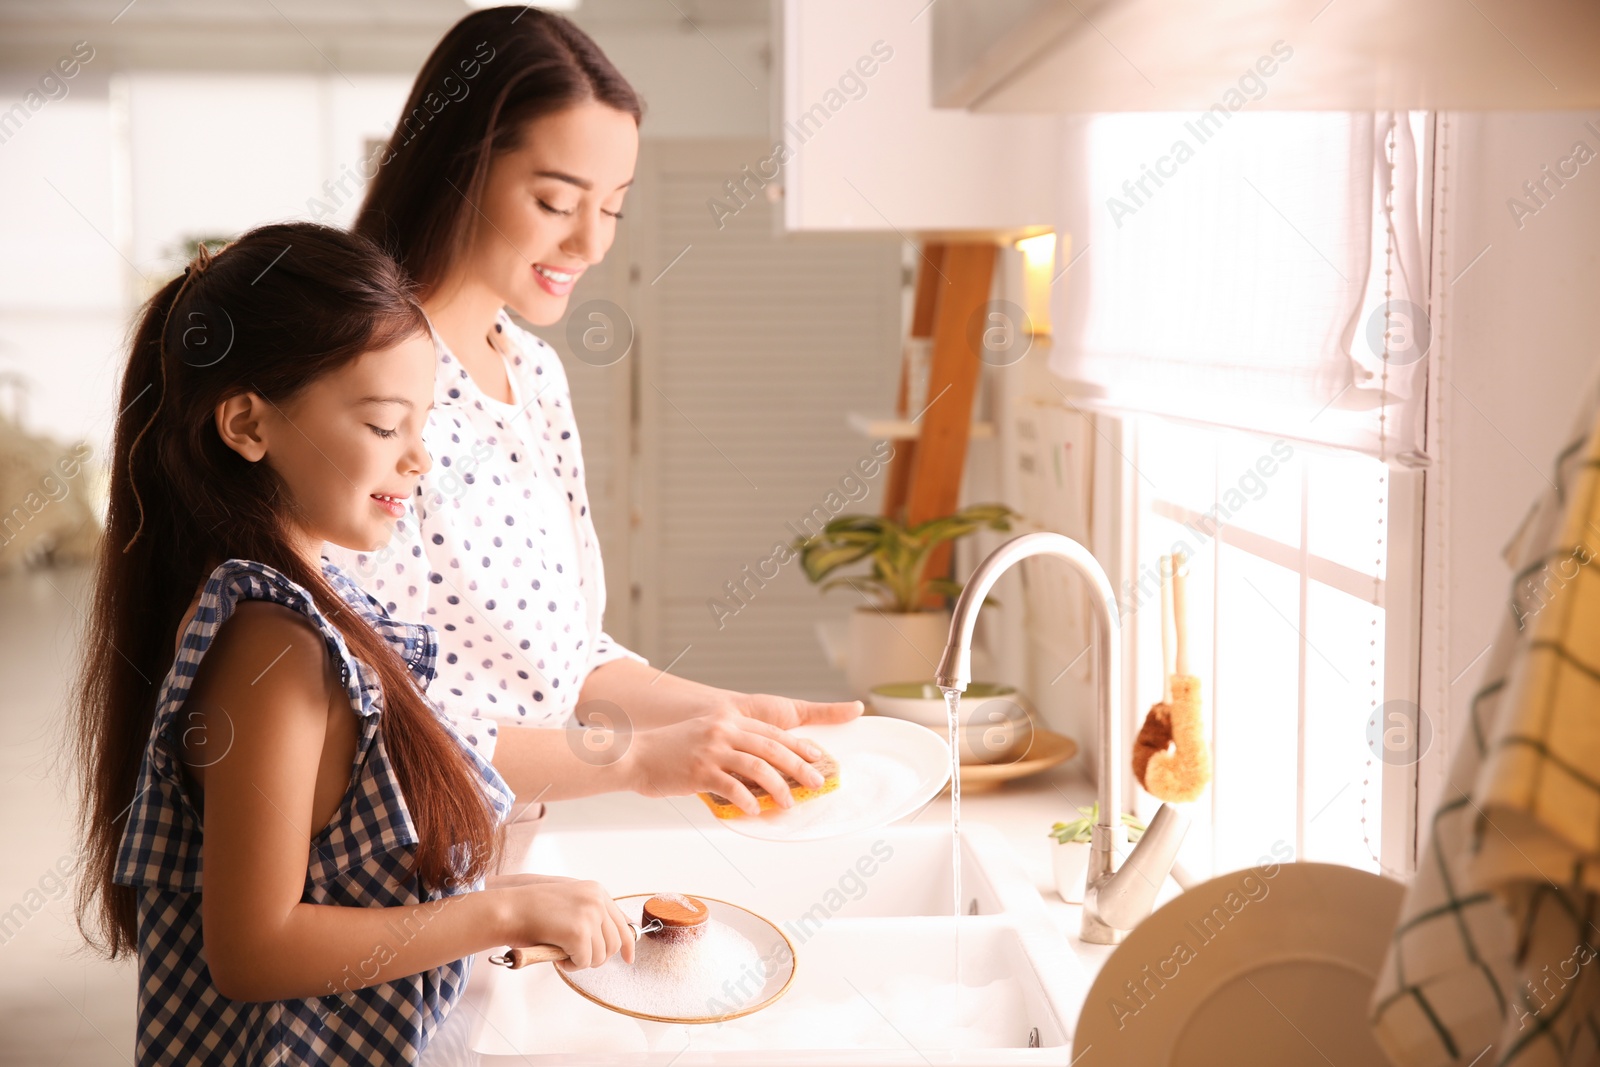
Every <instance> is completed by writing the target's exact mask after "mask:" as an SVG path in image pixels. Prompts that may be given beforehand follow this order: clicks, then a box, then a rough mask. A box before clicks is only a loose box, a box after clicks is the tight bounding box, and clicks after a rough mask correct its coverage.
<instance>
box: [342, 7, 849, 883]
mask: <svg viewBox="0 0 1600 1067" xmlns="http://www.w3.org/2000/svg"><path fill="white" fill-rule="evenodd" d="M445 99H448V101H449V102H448V105H445V104H441V103H440V101H441V100H445ZM640 115H641V108H640V103H639V99H638V97H637V96H636V95H635V93H634V90H633V88H632V87H631V86H630V85H629V84H628V82H627V80H626V79H625V78H624V77H623V76H622V74H621V73H619V72H618V70H617V68H616V67H615V66H614V65H613V64H612V63H611V61H610V60H609V59H607V58H606V56H605V54H604V53H603V52H602V51H601V50H600V48H599V47H598V46H597V45H596V44H595V42H594V41H593V40H591V39H590V38H589V37H588V36H587V35H586V34H584V33H583V31H582V30H580V29H579V28H578V27H576V26H575V25H573V24H572V23H571V22H569V21H567V20H566V19H564V18H562V17H561V16H559V15H554V14H551V13H550V12H548V11H542V10H539V9H537V8H529V7H521V6H518V7H500V8H492V9H489V10H484V11H477V12H474V13H472V14H470V15H468V16H466V17H465V18H463V19H462V20H461V21H460V22H458V23H457V24H456V25H455V26H454V27H452V28H451V30H450V31H449V32H448V33H446V34H445V36H444V39H443V40H441V41H440V42H439V44H438V46H437V47H435V49H434V51H433V54H432V55H430V56H429V57H428V61H427V62H426V63H425V64H424V65H423V68H422V70H421V72H420V73H419V74H418V75H417V79H416V83H415V85H414V86H413V88H412V92H411V99H410V100H409V101H407V103H406V107H405V111H404V112H403V113H402V115H401V117H400V121H399V122H397V123H396V125H395V131H394V136H393V137H392V138H391V139H390V141H389V144H388V145H387V146H386V148H385V149H384V151H383V153H382V155H381V157H380V163H381V166H380V167H379V168H378V170H377V173H376V175H375V176H374V177H373V179H372V182H371V184H370V185H369V186H368V187H367V193H366V199H365V201H364V202H363V203H362V206H361V211H360V213H359V215H358V216H357V218H356V221H355V229H356V231H357V232H359V233H361V234H364V235H366V236H367V237H370V238H371V239H373V240H374V241H376V242H377V243H379V244H380V245H382V246H383V247H384V248H385V249H386V250H388V251H389V252H390V253H391V254H393V255H394V256H395V257H396V258H397V259H398V260H399V261H400V262H401V264H402V265H403V266H404V267H405V268H406V270H407V272H408V273H409V274H410V275H411V277H412V278H414V279H415V280H416V282H417V284H418V286H419V290H420V292H419V295H420V297H421V299H422V303H423V307H424V308H425V309H426V311H427V314H428V318H429V321H430V323H431V325H432V327H433V330H434V341H435V344H436V346H437V349H438V361H439V373H438V381H437V384H436V389H437V392H436V396H435V401H436V406H435V408H434V410H433V413H432V415H431V416H430V417H429V420H428V422H429V424H428V428H427V437H428V442H429V444H430V446H432V448H433V451H434V454H435V455H436V456H437V457H438V460H439V467H438V468H437V469H436V470H435V471H434V472H433V473H432V475H431V476H430V475H427V474H424V475H423V476H421V477H420V478H418V479H416V480H415V481H414V482H409V483H407V485H408V486H414V488H415V489H416V492H415V495H414V496H413V498H412V501H413V505H414V506H413V508H411V509H409V510H411V511H412V512H413V514H409V515H407V516H406V517H405V518H404V519H402V520H401V521H400V522H399V523H398V524H397V534H396V537H395V539H394V540H393V541H392V542H391V543H390V544H389V545H387V546H385V548H384V549H383V550H382V551H381V552H379V553H376V554H370V555H364V556H355V555H345V554H341V553H338V552H335V553H334V554H333V555H332V557H331V558H334V559H336V560H342V561H345V562H346V563H347V565H348V569H349V570H350V571H351V572H352V575H353V576H354V577H356V578H357V579H358V580H360V581H361V583H362V584H363V585H364V586H365V587H366V588H368V589H370V590H371V591H372V592H373V593H374V594H375V596H376V597H377V599H378V600H379V601H381V602H383V603H384V604H386V605H388V607H389V610H390V611H393V612H395V613H397V614H399V615H402V616H404V617H410V618H418V619H425V620H426V621H428V622H430V623H432V624H433V625H435V626H437V627H438V628H439V640H440V642H441V644H442V648H441V656H440V659H441V662H440V664H439V680H438V682H437V683H436V684H435V686H434V688H433V690H432V693H433V695H434V696H435V697H436V698H437V699H438V700H439V701H440V704H441V706H442V708H443V710H444V712H445V714H447V715H449V716H450V717H451V719H452V721H454V722H455V723H456V724H457V725H458V726H459V727H460V729H461V733H462V735H463V737H464V738H465V739H466V741H467V743H468V744H470V745H472V746H473V747H474V748H476V749H477V750H478V752H479V753H480V754H481V755H483V756H484V757H485V758H487V759H491V760H493V762H494V765H495V767H496V769H497V770H499V771H500V772H501V773H502V774H504V775H505V778H506V780H507V781H508V782H510V783H511V785H512V786H513V787H514V788H515V789H516V791H517V792H518V793H519V794H521V795H524V796H526V797H527V798H529V809H528V811H526V812H525V813H524V814H522V815H521V816H520V817H519V818H518V819H517V821H516V822H515V823H514V824H513V825H512V826H511V827H510V831H511V832H510V834H509V835H508V838H509V841H510V843H511V844H512V846H513V847H512V848H511V849H510V852H511V855H512V856H513V857H516V856H517V855H518V853H519V851H521V850H522V849H525V848H526V847H527V845H528V841H529V838H530V837H531V827H530V826H529V823H530V822H536V821H537V818H538V816H539V814H540V810H541V807H542V806H541V805H538V804H534V803H532V802H533V801H536V800H539V799H541V798H542V799H544V800H560V799H563V798H568V797H578V796H585V795H590V794H594V793H603V792H609V791H618V790H632V791H635V792H639V793H642V794H645V795H647V796H662V795H666V796H675V795H679V796H681V795H686V794H690V793H694V792H697V791H701V790H709V791H712V792H716V793H720V794H721V795H723V796H725V797H728V798H729V799H730V800H732V801H733V802H734V803H735V804H737V805H738V806H739V807H741V808H743V809H744V810H746V811H749V812H755V811H757V810H759V808H758V805H757V801H756V799H755V797H754V796H753V795H752V794H751V791H750V790H749V789H747V788H746V786H745V785H744V781H755V782H759V783H760V784H761V785H762V786H764V787H765V788H766V789H767V791H768V792H769V793H771V794H772V795H773V796H774V797H776V798H778V802H779V803H780V804H782V805H785V806H787V805H788V804H789V803H790V791H789V788H788V787H787V786H786V785H785V784H784V776H786V775H787V776H789V777H792V778H793V779H794V780H796V781H798V782H801V783H802V784H806V785H815V784H818V783H819V782H820V780H821V779H820V777H819V776H818V775H817V774H816V772H815V771H814V770H813V769H811V768H810V767H809V766H808V765H807V763H806V760H807V759H810V758H814V756H813V749H812V748H811V746H809V745H808V743H806V742H805V741H803V740H802V739H800V738H799V737H796V736H794V735H792V734H790V733H788V732H787V731H788V730H789V729H791V728H793V727H796V726H804V725H808V724H815V723H824V722H842V721H846V720H849V719H852V718H854V717H855V716H857V715H859V714H860V713H861V705H860V704H859V703H858V702H855V701H850V702H847V703H838V704H822V703H812V702H809V701H804V700H794V699H790V698H788V697H782V696H775V695H770V694H760V693H737V692H733V691H730V690H726V689H718V688H715V687H712V686H708V685H702V684H700V683H697V682H694V681H691V680H689V679H687V678H683V677H679V676H676V675H673V674H671V673H668V672H667V671H665V670H658V669H656V668H653V667H651V666H650V665H649V664H647V663H646V662H645V661H644V660H643V659H641V658H640V657H639V656H636V655H635V654H633V653H632V652H630V651H628V650H627V649H626V648H623V647H622V646H621V645H620V644H618V643H617V642H616V641H614V640H612V639H611V637H610V636H608V635H607V634H606V633H605V632H604V630H603V629H602V625H601V623H602V619H603V617H604V613H605V604H606V590H605V572H604V567H603V564H602V560H601V558H600V546H599V540H598V538H597V537H596V535H595V526H594V518H593V516H592V515H591V514H590V511H589V506H588V504H589V500H588V491H587V487H586V484H585V479H584V474H585V470H586V468H585V466H584V463H583V455H582V452H583V449H582V447H581V445H580V443H579V436H578V426H577V423H576V421H575V420H574V418H573V413H572V398H571V394H570V391H569V389H568V386H567V378H566V373H565V371H564V370H563V368H562V365H561V360H560V358H559V357H558V356H557V355H556V353H555V351H554V350H553V349H552V348H551V347H550V346H549V345H547V344H546V343H545V342H544V341H542V340H540V339H539V338H538V337H536V336H534V335H533V334H532V333H529V332H528V331H526V330H524V329H522V328H521V327H520V326H518V325H517V323H516V322H514V321H513V320H512V318H511V316H510V315H509V314H508V313H507V309H510V310H511V311H515V312H516V313H518V314H519V315H520V316H521V317H522V319H523V320H525V321H528V322H533V323H543V324H549V323H555V322H559V321H560V320H561V318H562V316H563V315H565V314H566V312H567V303H568V299H569V297H570V295H571V293H572V290H573V287H574V286H575V285H576V284H577V280H578V278H579V276H580V275H581V274H582V273H583V271H584V270H585V269H587V268H588V267H589V266H591V265H593V264H596V263H598V262H600V261H601V259H602V258H604V256H605V254H606V251H607V249H609V248H610V246H611V242H612V239H613V238H614V237H615V235H616V228H617V225H618V219H620V218H621V217H622V212H623V201H624V199H625V197H626V195H627V192H628V189H629V187H630V185H631V184H632V182H633V177H634V163H635V160H636V157H637V155H638V147H639V128H638V127H639V120H640ZM619 373H620V372H619ZM674 662H676V661H674ZM689 665H690V666H691V667H692V666H693V661H690V664H689ZM667 666H668V667H671V666H672V664H670V663H669V664H667ZM574 724H578V725H581V726H584V727H587V728H588V729H587V730H585V731H584V732H583V733H582V734H579V733H577V732H576V731H574V730H572V729H571V727H572V726H573V725H574ZM528 727H547V729H531V728H528ZM562 728H566V729H562ZM578 738H581V740H578ZM511 862H512V863H513V864H515V863H516V862H517V860H516V859H515V858H513V860H512V861H511Z"/></svg>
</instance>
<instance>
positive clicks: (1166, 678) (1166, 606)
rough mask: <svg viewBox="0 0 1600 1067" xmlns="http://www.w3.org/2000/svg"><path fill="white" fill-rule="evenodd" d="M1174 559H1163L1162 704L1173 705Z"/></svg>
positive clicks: (1163, 557) (1165, 557) (1168, 557)
mask: <svg viewBox="0 0 1600 1067" xmlns="http://www.w3.org/2000/svg"><path fill="white" fill-rule="evenodd" d="M1172 671H1173V663H1172V557H1171V556H1162V557H1161V702H1162V703H1163V704H1170V703H1172Z"/></svg>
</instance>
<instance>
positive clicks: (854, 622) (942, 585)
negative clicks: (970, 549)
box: [794, 504, 1016, 700]
mask: <svg viewBox="0 0 1600 1067" xmlns="http://www.w3.org/2000/svg"><path fill="white" fill-rule="evenodd" d="M1015 514H1016V513H1015V512H1014V511H1012V510H1011V509H1010V508H1008V507H1006V506H1005V505H1004V504H973V505H971V506H969V507H965V508H962V509H961V510H960V511H958V512H956V513H955V514H953V515H945V516H942V517H940V518H936V519H929V520H928V521H926V522H919V523H917V524H916V525H914V526H907V525H906V524H904V523H902V522H899V521H897V520H895V519H892V518H888V517H886V516H882V515H841V516H839V517H838V518H836V519H834V520H833V521H832V522H830V523H828V524H827V525H826V526H824V527H823V528H822V531H821V532H820V533H816V534H813V535H812V536H810V537H799V538H796V539H795V542H794V549H795V551H796V552H798V553H799V554H800V565H801V567H802V568H804V570H805V573H806V577H807V578H809V579H810V580H811V581H812V582H813V583H816V584H818V585H820V586H821V587H822V589H823V591H824V592H826V591H827V590H829V589H833V588H836V587H839V586H848V587H849V588H851V589H855V590H856V591H857V592H859V593H861V594H862V595H863V596H864V597H865V598H866V599H867V603H866V604H863V605H861V606H860V607H858V608H856V610H855V611H854V612H852V613H851V616H850V652H849V659H848V661H847V663H846V665H845V674H846V677H847V678H848V680H849V684H850V688H851V690H852V691H853V692H854V693H855V695H856V696H858V697H860V698H861V699H862V700H866V699H867V698H868V696H869V694H870V692H871V690H872V687H873V686H875V685H879V684H882V683H886V682H915V681H927V680H929V679H931V678H932V677H933V672H934V668H935V667H937V666H938V663H939V657H940V655H942V654H943V653H944V646H945V641H946V639H947V638H948V637H949V634H950V611H949V609H948V608H929V607H927V606H926V605H927V602H928V601H929V599H931V598H933V597H936V596H943V597H953V596H957V595H959V594H960V592H961V583H960V582H956V581H951V580H950V579H948V578H941V577H929V576H928V575H927V573H926V571H927V567H928V560H929V558H930V557H931V556H932V555H933V551H934V549H936V548H938V547H939V546H940V545H942V544H944V543H945V542H947V541H955V540H958V539H960V538H962V537H966V536H968V535H970V534H973V533H975V532H977V531H978V530H981V529H984V528H988V529H991V530H1001V531H1007V530H1010V529H1011V519H1012V518H1013V517H1014V516H1015ZM862 561H870V563H871V566H870V567H869V568H868V569H867V571H866V573H864V574H845V575H837V576H833V575H835V572H837V571H838V570H840V569H841V568H844V567H849V566H851V565H852V564H856V563H860V562H862Z"/></svg>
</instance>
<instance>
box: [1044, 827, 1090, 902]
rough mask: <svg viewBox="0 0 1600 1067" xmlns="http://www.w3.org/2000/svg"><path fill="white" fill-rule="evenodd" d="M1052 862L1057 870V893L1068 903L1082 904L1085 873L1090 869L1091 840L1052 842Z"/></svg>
mask: <svg viewBox="0 0 1600 1067" xmlns="http://www.w3.org/2000/svg"><path fill="white" fill-rule="evenodd" d="M1050 863H1051V866H1052V867H1053V868H1054V870H1055V876H1056V895H1057V896H1059V897H1060V898H1061V899H1062V900H1064V901H1066V902H1067V903H1068V904H1082V903H1083V882H1084V875H1085V874H1086V873H1087V872H1088V870H1089V842H1087V841H1070V842H1068V843H1067V844H1065V845H1063V844H1061V843H1060V842H1052V843H1051V845H1050Z"/></svg>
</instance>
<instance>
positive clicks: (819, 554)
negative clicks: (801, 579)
mask: <svg viewBox="0 0 1600 1067" xmlns="http://www.w3.org/2000/svg"><path fill="white" fill-rule="evenodd" d="M871 553H872V546H871V545H835V546H832V547H819V548H815V549H811V550H808V551H806V552H802V553H801V554H800V562H801V565H802V566H804V567H805V572H806V577H807V578H810V579H811V580H812V581H813V582H820V581H821V580H822V579H824V578H826V577H827V576H828V575H829V574H830V573H832V572H833V571H836V570H838V569H839V568H840V567H846V566H849V565H850V564H852V563H854V562H856V560H858V559H861V558H863V557H865V556H868V555H870V554H871Z"/></svg>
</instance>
